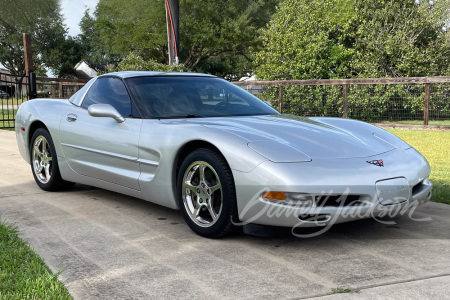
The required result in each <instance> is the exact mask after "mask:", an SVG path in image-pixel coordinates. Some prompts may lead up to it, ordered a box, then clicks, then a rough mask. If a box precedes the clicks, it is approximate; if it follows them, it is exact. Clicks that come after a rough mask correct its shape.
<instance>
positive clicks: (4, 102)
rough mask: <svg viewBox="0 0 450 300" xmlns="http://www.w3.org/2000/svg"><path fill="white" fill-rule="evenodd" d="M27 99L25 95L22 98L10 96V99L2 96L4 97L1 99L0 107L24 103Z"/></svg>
mask: <svg viewBox="0 0 450 300" xmlns="http://www.w3.org/2000/svg"><path fill="white" fill-rule="evenodd" d="M25 101H27V98H26V97H23V98H22V99H16V98H8V99H6V98H2V99H0V107H1V106H2V105H5V106H6V105H12V104H14V105H20V104H22V103H23V102H25Z"/></svg>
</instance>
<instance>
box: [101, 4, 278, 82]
mask: <svg viewBox="0 0 450 300" xmlns="http://www.w3.org/2000/svg"><path fill="white" fill-rule="evenodd" d="M278 2H279V0H250V1H241V0H228V1H223V0H222V1H217V0H205V1H196V0H181V1H180V47H181V49H180V51H179V57H180V60H181V62H182V63H183V64H184V65H185V66H186V67H187V68H188V69H190V70H192V71H201V72H207V73H212V74H216V75H222V76H224V75H230V74H231V76H232V77H236V76H239V75H240V74H243V73H245V72H246V71H248V70H249V69H250V66H251V62H252V58H251V55H250V53H251V51H252V50H254V49H258V47H259V46H260V45H261V43H260V39H259V31H260V29H261V28H263V27H264V26H265V25H266V24H267V22H268V21H269V19H270V17H271V15H272V14H273V12H274V11H275V6H276V4H277V3H278ZM95 18H96V20H95V26H94V27H95V30H96V31H97V32H98V34H99V39H98V41H97V43H96V44H97V46H98V47H97V53H102V52H103V53H104V55H103V57H104V60H120V59H121V58H123V57H125V56H126V55H128V53H129V52H131V51H134V52H136V53H138V54H139V55H140V56H142V58H143V59H144V60H155V61H158V62H160V63H167V32H166V30H167V29H166V22H165V19H166V17H165V9H164V2H163V1H158V0H130V1H126V2H125V1H123V0H100V1H99V3H98V6H97V9H96V11H95Z"/></svg>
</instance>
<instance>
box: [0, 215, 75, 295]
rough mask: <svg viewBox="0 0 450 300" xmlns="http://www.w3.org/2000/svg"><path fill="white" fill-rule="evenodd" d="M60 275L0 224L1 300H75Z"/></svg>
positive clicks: (12, 229) (12, 230)
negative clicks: (53, 272)
mask: <svg viewBox="0 0 450 300" xmlns="http://www.w3.org/2000/svg"><path fill="white" fill-rule="evenodd" d="M58 275H59V273H57V274H54V275H53V274H52V273H51V271H50V270H49V268H48V267H47V266H46V265H45V263H44V261H43V260H42V259H41V258H40V257H39V256H38V255H37V254H36V253H34V251H33V250H31V249H30V247H29V246H28V245H27V244H26V243H25V242H24V241H22V240H21V239H20V238H19V237H18V231H17V228H16V227H15V226H12V225H5V224H3V223H2V222H1V220H0V299H72V296H70V294H69V292H68V291H67V288H66V287H65V286H64V284H63V283H62V282H61V281H59V280H58Z"/></svg>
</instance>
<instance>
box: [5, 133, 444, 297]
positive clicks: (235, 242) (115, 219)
mask: <svg viewBox="0 0 450 300" xmlns="http://www.w3.org/2000/svg"><path fill="white" fill-rule="evenodd" d="M0 153H1V155H0V167H1V168H0V218H1V219H2V221H3V222H7V223H14V224H16V225H17V226H18V228H19V229H20V236H21V237H22V238H23V239H24V240H26V241H27V242H28V243H29V244H30V245H31V247H32V248H34V250H35V251H36V252H37V253H38V254H39V255H40V256H41V257H42V258H43V259H44V260H45V262H46V263H47V265H48V266H49V267H50V269H51V270H52V271H53V272H57V271H60V270H62V273H61V275H60V277H59V278H60V279H61V280H62V281H63V282H64V283H65V284H66V285H67V287H68V288H69V291H70V293H71V294H72V295H73V296H74V298H75V299H222V298H228V299H302V298H308V297H319V298H320V297H323V298H324V299H334V298H337V299H344V298H345V299H348V298H350V299H353V298H355V299H361V298H370V299H377V298H379V299H385V298H387V297H389V298H391V299H392V298H394V299H403V298H404V299H427V298H428V299H443V298H444V297H448V295H449V294H450V206H448V205H443V204H438V203H427V204H425V205H423V206H421V207H420V208H419V209H418V210H417V211H416V213H415V214H414V216H415V217H416V218H423V217H428V216H429V217H431V218H432V221H427V222H418V221H414V220H411V219H410V218H408V217H407V216H405V217H399V218H397V219H396V221H397V223H398V224H397V225H385V224H381V223H379V222H377V221H375V220H372V219H369V220H364V221H358V222H352V223H347V224H341V225H337V226H335V227H333V228H332V229H331V230H330V231H328V232H327V233H325V234H323V235H321V236H318V237H315V238H310V239H299V238H296V237H293V236H291V235H286V234H285V233H284V232H281V233H280V236H277V237H265V238H263V237H255V236H249V235H245V234H242V235H240V236H236V237H231V238H226V239H221V240H209V239H204V238H201V237H199V236H197V235H195V234H194V233H193V232H191V231H190V229H189V228H188V227H187V225H185V224H184V221H183V219H182V217H181V215H180V213H179V212H177V211H172V210H169V209H166V208H163V207H160V206H157V205H153V204H151V203H147V202H145V201H142V200H138V199H135V198H131V197H127V196H123V195H120V194H116V193H113V192H109V191H105V190H101V189H95V188H91V187H87V186H81V185H76V186H75V187H74V189H72V190H70V191H67V192H59V193H47V192H43V191H41V190H40V189H39V188H38V187H37V185H36V184H35V183H34V180H33V177H32V174H31V170H30V167H29V165H28V164H26V163H25V162H24V161H23V160H22V158H21V157H20V155H19V153H18V150H17V146H16V142H15V136H14V133H13V132H9V131H3V130H0ZM337 287H342V288H351V289H358V290H360V292H359V293H358V294H356V293H354V294H334V295H330V294H332V289H334V288H337ZM327 295H328V296H327Z"/></svg>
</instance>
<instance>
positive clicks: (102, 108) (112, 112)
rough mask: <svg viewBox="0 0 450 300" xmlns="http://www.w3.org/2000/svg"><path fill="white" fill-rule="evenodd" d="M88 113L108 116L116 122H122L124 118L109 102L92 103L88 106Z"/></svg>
mask: <svg viewBox="0 0 450 300" xmlns="http://www.w3.org/2000/svg"><path fill="white" fill-rule="evenodd" d="M88 113H89V114H90V115H91V116H93V117H110V118H113V119H114V120H116V122H117V123H122V122H124V121H125V118H124V117H123V116H122V115H121V114H120V113H119V112H118V111H117V110H116V109H115V108H114V107H112V106H111V105H109V104H92V105H90V106H89V107H88Z"/></svg>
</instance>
